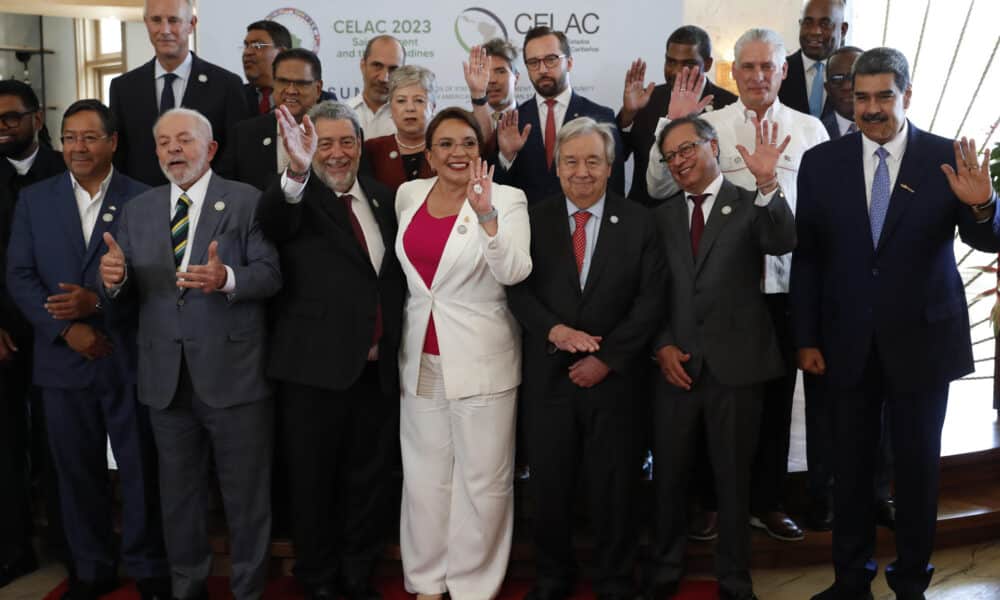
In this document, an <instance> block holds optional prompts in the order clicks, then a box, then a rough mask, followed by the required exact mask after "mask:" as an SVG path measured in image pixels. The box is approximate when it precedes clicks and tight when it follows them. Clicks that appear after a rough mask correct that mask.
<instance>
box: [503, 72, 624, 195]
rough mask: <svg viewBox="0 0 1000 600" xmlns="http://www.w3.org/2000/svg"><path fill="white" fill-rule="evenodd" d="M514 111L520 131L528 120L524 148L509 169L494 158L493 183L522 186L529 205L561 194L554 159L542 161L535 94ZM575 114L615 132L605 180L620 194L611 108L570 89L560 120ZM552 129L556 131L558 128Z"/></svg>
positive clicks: (620, 155) (620, 152) (619, 150)
mask: <svg viewBox="0 0 1000 600" xmlns="http://www.w3.org/2000/svg"><path fill="white" fill-rule="evenodd" d="M517 113H518V127H519V128H520V129H521V130H522V131H523V130H524V127H525V126H526V125H528V124H531V133H529V134H528V140H527V141H526V142H525V144H524V148H521V151H520V152H518V153H517V157H515V159H514V164H512V165H511V167H510V170H509V171H508V170H506V169H504V168H503V166H502V165H501V164H500V161H499V159H497V160H496V174H495V179H496V181H497V183H502V184H505V185H510V186H514V187H516V188H520V189H521V190H523V191H524V193H525V195H526V196H527V197H528V206H531V205H533V204H535V203H536V202H540V201H542V200H544V199H546V198H548V197H550V196H553V195H556V194H561V193H562V188H561V187H560V185H559V177H558V176H557V175H556V165H555V160H553V161H552V166H551V167H550V166H548V165H547V164H546V162H545V142H544V141H543V139H542V133H543V132H544V131H545V127H544V125H543V124H542V123H541V122H540V121H539V117H538V103H537V101H536V100H535V97H534V96H532V97H531V98H528V99H527V100H525V101H524V102H522V103H521V104H519V105H518V107H517ZM577 117H590V118H592V119H594V120H595V121H597V122H599V123H600V122H603V123H610V124H611V126H612V128H613V129H614V135H615V162H614V165H613V167H612V172H611V180H610V181H609V182H608V189H610V190H612V191H614V192H615V193H617V194H618V195H624V194H625V151H624V149H623V147H622V141H621V134H620V133H619V132H618V124H617V122H616V121H615V113H614V111H613V110H611V109H610V108H608V107H606V106H601V105H600V104H597V103H596V102H593V101H591V100H588V99H587V98H584V97H583V96H581V95H579V94H577V93H576V92H573V94H572V95H571V96H570V99H569V105H568V106H567V107H566V115H565V117H564V118H563V123H562V124H563V125H565V124H566V123H568V122H570V121H572V120H573V119H576V118H577ZM556 133H557V134H558V130H557V132H556ZM494 158H495V157H494Z"/></svg>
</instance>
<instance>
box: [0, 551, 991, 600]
mask: <svg viewBox="0 0 1000 600" xmlns="http://www.w3.org/2000/svg"><path fill="white" fill-rule="evenodd" d="M932 561H933V563H934V566H935V568H936V572H935V574H934V580H933V581H932V582H931V588H930V589H929V590H928V591H927V598H928V600H1000V540H996V541H993V542H989V543H984V544H977V545H974V546H963V547H960V548H950V549H947V550H942V551H940V552H936V553H935V554H934V557H933V559H932ZM886 562H888V561H880V564H885V563H886ZM63 577H65V571H64V570H63V569H62V567H61V566H59V565H48V566H46V567H43V568H42V569H40V570H38V571H36V572H35V573H32V574H31V575H28V576H26V577H22V578H21V579H18V580H17V581H15V582H14V583H11V584H10V585H8V586H7V587H4V588H0V600H39V599H40V598H43V597H44V596H45V594H46V593H47V592H48V591H49V590H51V589H52V588H54V587H55V586H56V585H58V584H59V582H60V581H62V579H63ZM753 579H754V589H755V591H756V592H757V596H758V597H760V599H761V600H807V599H808V598H809V597H810V596H811V595H812V594H814V593H816V592H817V591H819V590H822V589H823V588H825V587H826V586H827V585H829V584H830V583H831V582H832V580H833V570H832V569H831V568H830V567H828V566H817V567H806V568H798V569H757V570H755V571H754V572H753ZM872 591H873V592H874V595H875V599H876V600H892V598H893V594H892V592H891V591H890V590H889V588H888V587H887V586H886V584H885V578H884V577H881V576H879V578H878V579H876V580H875V584H874V586H873V590H872Z"/></svg>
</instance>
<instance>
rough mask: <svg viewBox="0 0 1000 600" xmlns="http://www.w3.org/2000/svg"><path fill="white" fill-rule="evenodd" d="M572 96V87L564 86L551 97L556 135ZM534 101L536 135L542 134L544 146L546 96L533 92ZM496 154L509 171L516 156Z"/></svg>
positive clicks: (521, 125)
mask: <svg viewBox="0 0 1000 600" xmlns="http://www.w3.org/2000/svg"><path fill="white" fill-rule="evenodd" d="M572 97H573V88H572V87H570V86H568V85H567V86H566V89H565V90H563V91H562V92H561V93H560V94H559V95H558V96H556V97H555V98H553V100H555V101H556V103H555V105H554V106H553V107H552V111H553V112H552V114H553V117H554V118H555V122H556V135H558V134H559V128H560V127H562V124H563V120H565V118H566V111H567V110H569V101H570V99H571V98H572ZM534 98H535V103H536V104H538V135H540V136H542V146H543V147H544V146H545V121H546V120H548V118H549V105H548V104H546V103H545V101H546V100H548V98H543V97H542V96H540V95H539V94H535V96H534ZM518 127H520V128H521V129H524V123H523V122H520V123H519V124H518ZM497 156H498V157H499V160H500V166H502V167H503V168H504V170H506V171H509V170H510V168H511V167H512V166H513V165H514V160H517V156H516V155H515V156H514V160H507V159H506V158H504V156H503V153H502V152H501V153H498V154H497Z"/></svg>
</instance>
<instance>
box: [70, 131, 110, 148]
mask: <svg viewBox="0 0 1000 600" xmlns="http://www.w3.org/2000/svg"><path fill="white" fill-rule="evenodd" d="M109 137H111V136H110V135H95V134H93V133H87V134H84V135H73V134H70V135H64V136H62V137H61V138H59V140H60V141H61V142H62V144H63V146H72V145H74V144H76V143H77V142H83V145H84V146H93V145H94V144H96V143H97V142H99V141H101V140H106V139H108V138H109Z"/></svg>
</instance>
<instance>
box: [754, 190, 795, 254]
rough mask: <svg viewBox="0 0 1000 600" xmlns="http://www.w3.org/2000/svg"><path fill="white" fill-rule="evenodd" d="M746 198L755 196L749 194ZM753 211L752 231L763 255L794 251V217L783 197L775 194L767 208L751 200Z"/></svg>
mask: <svg viewBox="0 0 1000 600" xmlns="http://www.w3.org/2000/svg"><path fill="white" fill-rule="evenodd" d="M748 196H751V198H752V197H753V196H756V193H755V192H751V193H750V194H748ZM750 205H751V207H752V210H753V211H754V216H753V231H754V235H756V237H757V244H758V245H759V246H760V249H761V251H762V252H763V253H764V254H770V255H771V256H781V255H783V254H788V253H789V252H791V251H792V250H794V249H795V242H796V234H795V216H794V215H793V214H792V209H791V208H789V206H788V201H787V200H786V199H785V197H784V196H783V195H779V194H775V195H774V196H772V197H771V201H770V202H768V203H767V206H757V205H756V204H754V203H753V201H752V199H751V204H750Z"/></svg>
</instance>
